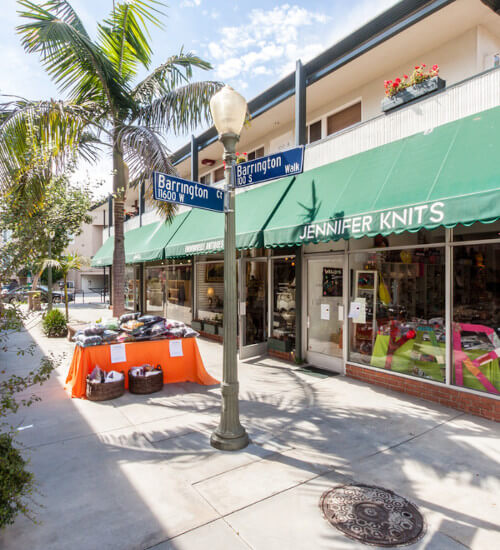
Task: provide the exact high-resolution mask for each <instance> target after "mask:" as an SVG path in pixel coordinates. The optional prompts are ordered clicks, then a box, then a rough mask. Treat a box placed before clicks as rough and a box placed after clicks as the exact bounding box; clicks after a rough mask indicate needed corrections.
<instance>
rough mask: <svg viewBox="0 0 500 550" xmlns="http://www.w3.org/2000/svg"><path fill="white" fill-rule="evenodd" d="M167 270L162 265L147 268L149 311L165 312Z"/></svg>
mask: <svg viewBox="0 0 500 550" xmlns="http://www.w3.org/2000/svg"><path fill="white" fill-rule="evenodd" d="M165 288H166V272H165V268H162V267H150V268H147V270H146V309H147V312H148V313H158V312H164V308H165Z"/></svg>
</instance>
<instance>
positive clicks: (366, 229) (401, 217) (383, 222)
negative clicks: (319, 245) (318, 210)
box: [299, 202, 445, 241]
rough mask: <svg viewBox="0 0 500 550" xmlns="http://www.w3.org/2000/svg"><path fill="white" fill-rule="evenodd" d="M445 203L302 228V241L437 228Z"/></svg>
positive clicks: (366, 215)
mask: <svg viewBox="0 0 500 550" xmlns="http://www.w3.org/2000/svg"><path fill="white" fill-rule="evenodd" d="M444 206H445V205H444V203H443V202H434V203H432V204H419V205H417V206H410V207H407V208H402V209H401V208H400V209H395V210H387V211H383V212H377V213H373V214H365V215H363V216H353V217H348V218H337V219H332V220H329V221H327V222H322V223H312V224H309V225H305V226H304V228H303V232H302V234H301V235H300V237H299V238H300V239H301V240H306V241H310V240H316V239H320V240H324V239H325V238H326V237H329V238H330V237H335V236H338V237H344V238H348V237H351V236H352V237H354V236H355V235H356V234H361V235H368V234H377V233H387V232H392V231H395V230H397V229H411V228H412V227H418V226H421V225H425V224H426V223H430V224H438V223H441V222H442V221H443V220H444Z"/></svg>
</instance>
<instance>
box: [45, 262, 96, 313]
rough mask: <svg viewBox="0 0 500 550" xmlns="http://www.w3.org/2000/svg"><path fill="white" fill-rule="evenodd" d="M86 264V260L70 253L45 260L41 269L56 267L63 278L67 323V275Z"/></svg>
mask: <svg viewBox="0 0 500 550" xmlns="http://www.w3.org/2000/svg"><path fill="white" fill-rule="evenodd" d="M86 263H87V258H84V257H83V256H80V255H79V254H78V253H77V252H72V253H70V254H65V255H64V256H61V257H60V258H59V259H58V260H57V259H51V258H47V259H46V260H45V261H44V262H43V267H44V268H46V267H56V268H57V269H59V270H60V271H61V273H62V276H63V281H64V304H65V306H66V321H69V312H68V285H67V279H68V274H69V272H70V271H71V270H72V269H77V270H79V269H81V268H82V267H83V266H84V265H86Z"/></svg>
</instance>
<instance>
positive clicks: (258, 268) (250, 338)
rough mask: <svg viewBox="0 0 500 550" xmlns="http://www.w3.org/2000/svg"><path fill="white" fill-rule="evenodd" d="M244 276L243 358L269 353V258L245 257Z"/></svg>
mask: <svg viewBox="0 0 500 550" xmlns="http://www.w3.org/2000/svg"><path fill="white" fill-rule="evenodd" d="M241 267H242V269H241V271H240V273H241V277H240V308H239V309H240V359H246V358H247V357H253V356H255V355H261V354H264V353H266V351H267V333H268V330H267V325H268V304H267V301H268V298H267V270H268V263H267V259H266V258H259V259H250V258H243V259H242V261H241Z"/></svg>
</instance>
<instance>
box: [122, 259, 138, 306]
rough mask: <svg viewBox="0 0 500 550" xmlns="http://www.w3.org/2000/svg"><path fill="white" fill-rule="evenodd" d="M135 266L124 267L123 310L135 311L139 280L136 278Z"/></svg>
mask: <svg viewBox="0 0 500 550" xmlns="http://www.w3.org/2000/svg"><path fill="white" fill-rule="evenodd" d="M136 271H137V268H136V266H133V265H127V266H125V309H127V310H129V311H135V309H136V297H137V295H138V294H137V293H138V289H139V280H138V278H136Z"/></svg>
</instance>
